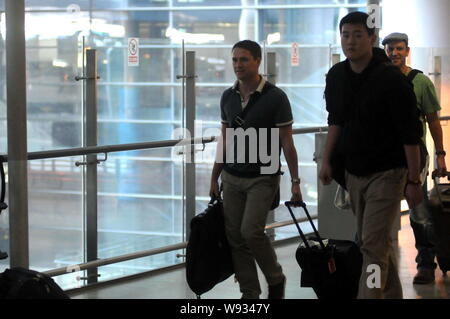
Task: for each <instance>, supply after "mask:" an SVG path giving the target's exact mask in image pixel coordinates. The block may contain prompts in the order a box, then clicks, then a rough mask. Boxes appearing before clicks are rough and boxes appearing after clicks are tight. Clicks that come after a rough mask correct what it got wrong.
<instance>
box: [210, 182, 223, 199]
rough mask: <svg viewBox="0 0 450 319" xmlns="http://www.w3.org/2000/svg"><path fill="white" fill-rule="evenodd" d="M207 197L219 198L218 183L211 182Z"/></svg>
mask: <svg viewBox="0 0 450 319" xmlns="http://www.w3.org/2000/svg"><path fill="white" fill-rule="evenodd" d="M209 196H210V197H215V198H221V197H220V187H219V182H218V181H212V182H211V186H210V188H209Z"/></svg>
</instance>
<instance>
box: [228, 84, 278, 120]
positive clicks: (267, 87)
mask: <svg viewBox="0 0 450 319" xmlns="http://www.w3.org/2000/svg"><path fill="white" fill-rule="evenodd" d="M273 87H275V86H274V85H273V84H272V83H269V82H267V81H266V83H265V84H264V87H263V89H262V92H261V93H257V94H256V96H255V94H253V95H252V96H251V97H250V101H249V102H248V104H247V106H246V107H245V108H244V109H243V110H242V111H241V112H240V113H239V114H238V115H236V117H235V118H234V119H233V123H232V126H233V127H243V126H244V123H245V117H246V116H247V114H248V112H249V111H250V109H251V108H252V107H253V106H254V105H255V104H256V101H257V100H258V99H259V98H260V97H261V96H262V95H264V94H265V93H266V92H267V91H269V90H270V89H272V88H273Z"/></svg>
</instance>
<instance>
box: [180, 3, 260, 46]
mask: <svg viewBox="0 0 450 319" xmlns="http://www.w3.org/2000/svg"><path fill="white" fill-rule="evenodd" d="M248 11H249V10H243V11H241V10H220V11H216V10H198V11H191V10H189V11H174V12H173V28H174V29H175V30H172V32H171V37H172V41H176V40H177V39H178V41H179V42H181V39H184V40H185V43H186V44H190V43H192V44H206V43H208V44H224V43H227V44H234V43H235V42H237V41H239V40H240V39H244V38H254V20H253V12H248Z"/></svg>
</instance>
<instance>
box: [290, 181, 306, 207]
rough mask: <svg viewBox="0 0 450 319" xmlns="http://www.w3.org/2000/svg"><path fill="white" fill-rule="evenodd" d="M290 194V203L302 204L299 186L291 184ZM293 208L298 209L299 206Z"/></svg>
mask: <svg viewBox="0 0 450 319" xmlns="http://www.w3.org/2000/svg"><path fill="white" fill-rule="evenodd" d="M291 192H292V197H291V202H303V198H302V192H301V191H300V184H292V188H291ZM294 207H299V205H294Z"/></svg>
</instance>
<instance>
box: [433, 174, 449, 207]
mask: <svg viewBox="0 0 450 319" xmlns="http://www.w3.org/2000/svg"><path fill="white" fill-rule="evenodd" d="M432 177H433V182H434V187H435V189H436V195H437V198H438V200H439V203H440V205H441V206H442V205H443V201H442V197H441V193H440V192H439V188H438V184H439V177H438V176H432ZM445 177H446V178H447V180H449V181H450V172H447V176H445Z"/></svg>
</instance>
